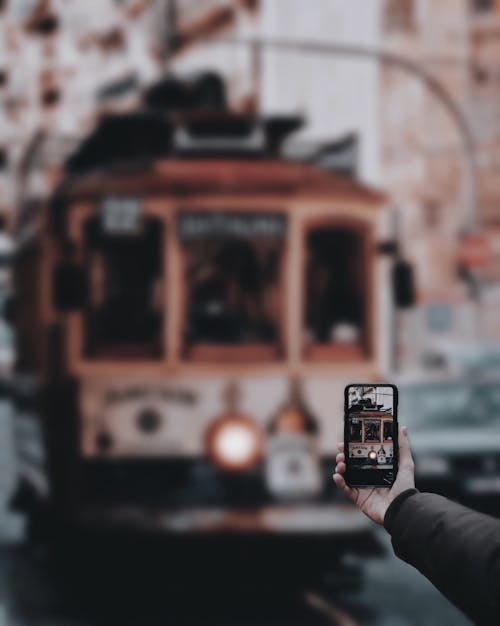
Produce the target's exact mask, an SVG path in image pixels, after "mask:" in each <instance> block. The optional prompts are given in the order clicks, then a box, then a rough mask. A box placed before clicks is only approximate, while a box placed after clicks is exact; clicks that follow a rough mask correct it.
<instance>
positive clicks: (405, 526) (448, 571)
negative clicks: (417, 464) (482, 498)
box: [384, 489, 500, 625]
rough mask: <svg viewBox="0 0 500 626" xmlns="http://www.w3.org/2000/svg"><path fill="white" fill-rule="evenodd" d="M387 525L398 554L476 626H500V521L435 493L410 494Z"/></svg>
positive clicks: (398, 501)
mask: <svg viewBox="0 0 500 626" xmlns="http://www.w3.org/2000/svg"><path fill="white" fill-rule="evenodd" d="M384 526H385V527H386V529H387V530H388V531H389V533H390V535H391V538H392V546H393V548H394V552H395V553H396V555H397V556H398V557H399V558H400V559H403V560H404V561H406V562H407V563H409V564H410V565H413V566H414V567H416V568H417V569H418V570H420V572H422V574H424V576H426V577H427V578H428V579H429V580H430V581H431V582H432V583H433V584H434V585H435V586H436V587H437V588H438V589H439V590H440V591H441V592H442V593H443V594H444V595H445V596H446V597H447V598H448V599H449V600H450V601H451V602H453V604H455V605H456V606H457V607H458V608H460V609H461V610H462V611H464V613H466V614H467V615H468V616H469V617H470V618H471V619H472V620H473V622H474V623H476V624H484V625H490V624H500V520H497V519H495V518H493V517H489V516H488V515H483V514H481V513H477V512H476V511H472V510H471V509H468V508H466V507H464V506H461V505H460V504H456V503H455V502H451V501H450V500H447V499H446V498H443V497H442V496H438V495H436V494H433V493H419V492H418V491H417V490H416V489H409V490H407V491H404V492H403V493H401V494H400V495H399V496H398V497H397V498H396V499H395V500H394V501H393V502H392V503H391V505H390V506H389V508H388V509H387V513H386V516H385V519H384Z"/></svg>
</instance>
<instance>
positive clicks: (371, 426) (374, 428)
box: [365, 420, 380, 441]
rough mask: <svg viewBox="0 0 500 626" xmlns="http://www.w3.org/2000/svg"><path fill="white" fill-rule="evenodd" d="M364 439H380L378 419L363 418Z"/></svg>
mask: <svg viewBox="0 0 500 626" xmlns="http://www.w3.org/2000/svg"><path fill="white" fill-rule="evenodd" d="M365 441H380V420H365Z"/></svg>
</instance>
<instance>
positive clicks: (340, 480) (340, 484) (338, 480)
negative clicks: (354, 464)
mask: <svg viewBox="0 0 500 626" xmlns="http://www.w3.org/2000/svg"><path fill="white" fill-rule="evenodd" d="M333 482H334V483H335V484H336V485H337V488H338V489H340V491H342V492H343V493H345V495H346V496H347V497H348V498H350V499H351V500H353V501H354V500H355V499H356V494H355V493H354V491H353V490H352V489H351V488H350V487H349V486H348V485H347V484H346V482H345V480H344V477H343V476H342V475H341V474H337V473H335V474H334V475H333Z"/></svg>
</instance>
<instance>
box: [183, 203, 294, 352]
mask: <svg viewBox="0 0 500 626" xmlns="http://www.w3.org/2000/svg"><path fill="white" fill-rule="evenodd" d="M186 212H189V211H186ZM224 212H225V213H226V212H227V213H230V214H232V215H233V214H234V215H243V214H245V215H246V214H254V215H259V214H262V215H266V212H265V211H262V210H261V209H260V210H253V209H252V210H250V211H249V210H245V211H241V209H237V210H224ZM278 213H279V214H280V216H281V217H282V219H284V220H285V222H284V223H285V224H286V220H287V215H286V213H285V212H279V211H278ZM180 215H182V213H180ZM238 239H240V240H242V241H247V242H253V243H257V244H258V243H259V241H262V242H264V241H266V238H265V237H264V236H257V235H248V236H246V235H240V236H234V237H233V236H231V237H227V238H226V237H225V236H221V235H213V234H212V235H210V236H207V239H206V240H205V241H206V242H209V241H210V240H211V243H212V244H213V245H214V248H215V247H216V245H217V243H218V242H221V243H222V242H224V240H226V241H230V240H233V241H234V242H236V241H237V240H238ZM201 240H202V238H201V237H200V238H199V241H201ZM269 241H270V243H269V244H268V245H269V248H272V245H274V246H276V256H277V258H276V261H275V267H274V270H273V272H274V274H273V275H274V277H275V278H274V280H275V282H274V284H272V285H271V287H270V289H271V292H274V306H275V311H274V312H273V318H274V319H273V321H274V328H273V330H272V332H274V337H273V338H272V339H271V340H269V341H265V340H257V341H241V342H234V343H233V342H231V341H210V340H208V341H199V342H197V341H193V340H192V339H190V338H189V328H188V324H189V322H188V320H189V309H190V294H191V293H192V291H191V289H192V287H191V282H190V279H189V277H188V274H189V272H190V271H191V267H190V264H191V263H192V259H190V254H191V251H190V241H182V240H181V241H180V255H181V271H182V279H181V284H182V285H183V296H182V319H184V320H185V322H184V324H183V325H182V328H181V336H182V344H181V346H182V347H181V354H180V358H181V360H182V361H184V362H187V363H197V362H198V363H200V362H219V363H232V362H233V363H246V362H278V361H281V360H283V358H284V354H285V345H286V344H285V335H284V329H285V326H286V324H285V319H284V318H285V314H284V311H285V307H284V303H285V297H286V276H285V268H286V257H287V245H288V244H287V236H286V234H285V235H284V236H283V237H282V238H276V239H271V240H269ZM208 246H210V243H208ZM268 253H269V254H270V253H271V252H270V250H268ZM261 295H262V299H263V300H264V299H265V294H261ZM264 320H265V318H264ZM267 321H270V320H269V319H268V320H267Z"/></svg>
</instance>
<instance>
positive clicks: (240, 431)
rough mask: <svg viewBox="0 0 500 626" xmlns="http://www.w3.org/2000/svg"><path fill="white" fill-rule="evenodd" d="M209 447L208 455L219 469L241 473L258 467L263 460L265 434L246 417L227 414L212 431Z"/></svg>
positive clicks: (210, 432) (207, 441)
mask: <svg viewBox="0 0 500 626" xmlns="http://www.w3.org/2000/svg"><path fill="white" fill-rule="evenodd" d="M206 446H207V452H208V455H209V456H210V458H211V459H212V461H213V462H214V463H215V464H216V465H217V466H218V467H220V468H222V469H225V470H228V471H233V472H240V471H243V470H246V469H249V468H250V467H252V466H253V465H255V463H256V462H257V461H258V460H259V458H260V457H261V455H262V449H263V436H262V431H261V429H260V428H259V426H258V425H257V424H256V423H255V422H254V421H253V420H252V419H250V418H249V417H246V416H245V415H240V414H226V415H223V416H221V417H219V418H218V419H216V420H215V421H214V422H213V423H212V424H211V426H210V427H209V429H208V431H207V437H206Z"/></svg>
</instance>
